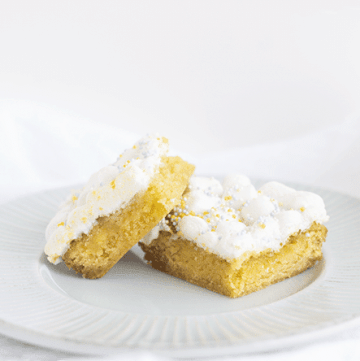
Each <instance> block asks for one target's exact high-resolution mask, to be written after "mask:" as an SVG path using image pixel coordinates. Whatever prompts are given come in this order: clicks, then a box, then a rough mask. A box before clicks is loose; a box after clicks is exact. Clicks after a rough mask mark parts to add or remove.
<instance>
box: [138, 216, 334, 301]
mask: <svg viewBox="0 0 360 361" xmlns="http://www.w3.org/2000/svg"><path fill="white" fill-rule="evenodd" d="M306 234H309V236H306ZM326 234H327V229H326V227H324V226H323V225H320V224H317V223H315V222H314V223H313V224H312V225H311V227H310V228H309V229H308V230H306V231H304V232H301V233H300V232H299V233H297V234H294V235H292V236H290V237H289V239H288V242H287V243H286V244H285V245H284V246H283V247H282V248H281V249H280V250H279V251H278V252H274V251H272V250H270V249H269V250H265V251H263V252H261V253H256V252H248V253H246V254H244V256H243V257H241V259H234V260H231V261H227V260H225V259H223V258H221V257H219V256H217V255H215V254H213V253H210V252H208V251H206V250H204V249H203V248H200V247H197V245H196V244H195V243H194V242H191V241H188V240H185V239H177V240H170V237H171V234H170V233H168V232H161V233H160V235H159V237H158V239H156V240H154V241H153V242H152V243H150V245H146V244H144V243H142V242H140V243H139V244H140V246H141V248H142V250H143V251H144V252H145V259H146V260H147V261H148V263H149V264H150V265H151V266H152V267H153V268H155V269H157V270H159V271H162V272H165V273H168V274H170V275H172V276H176V277H179V278H182V279H184V280H186V281H188V282H191V283H193V284H196V285H198V286H201V287H204V288H207V289H209V290H211V291H215V292H218V293H220V294H223V295H225V296H229V297H233V298H235V297H241V296H244V295H247V294H249V293H251V292H255V291H258V290H260V289H263V288H265V287H267V286H269V285H271V284H274V283H277V282H280V281H282V280H284V279H286V278H289V277H292V276H295V275H297V274H299V273H301V272H303V271H305V270H306V269H308V268H310V267H312V266H313V265H314V264H315V263H316V261H319V260H321V258H322V252H321V246H322V243H323V242H324V241H325V237H326Z"/></svg>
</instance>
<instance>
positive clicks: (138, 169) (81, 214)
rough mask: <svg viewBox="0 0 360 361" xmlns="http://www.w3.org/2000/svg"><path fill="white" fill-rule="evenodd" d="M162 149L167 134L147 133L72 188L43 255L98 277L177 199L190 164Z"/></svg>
mask: <svg viewBox="0 0 360 361" xmlns="http://www.w3.org/2000/svg"><path fill="white" fill-rule="evenodd" d="M167 152H168V140H167V139H166V138H163V137H159V136H157V135H150V136H147V137H145V138H143V139H141V140H140V141H139V142H138V143H136V144H135V145H134V146H133V147H132V148H130V149H128V150H126V151H125V152H124V153H123V154H121V155H120V156H119V158H118V159H117V161H116V162H115V163H113V164H112V165H109V166H107V167H104V168H102V169H101V170H100V171H98V172H97V173H95V174H93V175H92V176H91V177H90V179H89V181H88V183H87V184H86V185H85V186H84V188H83V189H82V190H79V191H74V192H72V194H71V195H70V196H69V198H68V199H67V201H66V202H65V203H64V204H63V205H62V206H61V207H60V209H59V212H58V213H57V214H56V215H55V217H54V218H53V219H52V220H51V222H50V223H49V225H48V227H47V230H46V239H47V243H46V246H45V253H46V254H47V256H48V260H49V261H50V262H52V263H54V264H57V263H59V262H61V261H62V260H63V261H64V262H65V263H66V265H67V266H68V267H69V268H72V269H74V270H75V271H76V272H80V273H81V274H82V275H83V277H85V278H90V279H94V278H100V277H103V276H104V275H105V274H106V272H108V271H109V269H110V268H111V267H112V266H113V265H114V264H115V263H116V262H117V261H118V260H119V259H120V258H121V257H122V256H123V255H124V254H125V253H126V252H127V251H129V250H130V248H131V247H133V246H134V245H135V244H136V243H137V242H138V241H139V240H140V239H141V238H142V237H144V236H145V235H146V234H147V233H148V232H149V231H150V230H151V229H152V228H154V227H155V226H156V224H158V223H159V221H160V220H161V219H162V218H163V217H165V216H166V214H168V213H169V212H170V211H171V209H172V208H173V207H174V206H175V205H176V204H177V203H178V202H179V201H180V198H181V195H182V194H183V192H184V190H185V189H186V187H187V184H188V181H189V178H190V176H191V174H192V173H193V171H194V166H193V165H191V164H189V163H187V162H185V161H183V160H182V159H181V158H180V157H169V156H167Z"/></svg>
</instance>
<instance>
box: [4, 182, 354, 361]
mask: <svg viewBox="0 0 360 361" xmlns="http://www.w3.org/2000/svg"><path fill="white" fill-rule="evenodd" d="M295 188H297V189H303V190H309V191H314V192H316V193H318V194H320V195H321V196H322V197H323V198H324V200H325V204H326V207H327V210H328V213H329V215H330V221H329V222H328V224H327V227H328V229H329V235H328V239H327V242H326V244H325V245H324V249H323V250H324V258H323V260H322V261H321V262H319V263H318V264H317V265H316V266H315V267H313V268H312V269H310V270H307V271H306V272H304V273H302V274H301V275H298V276H296V277H293V278H291V279H289V280H286V281H283V282H281V283H278V284H276V285H272V286H270V287H268V288H267V289H265V290H262V291H259V292H256V293H253V294H251V295H248V296H245V297H242V298H239V299H229V298H227V297H225V296H221V295H218V294H216V293H213V292H211V291H208V290H206V289H202V288H200V287H197V286H194V285H192V284H190V283H187V282H185V281H183V280H180V279H177V278H174V277H171V276H169V275H166V274H163V273H161V272H158V271H156V270H153V269H152V268H151V267H149V266H147V265H146V264H145V263H144V261H143V260H142V251H141V250H140V249H139V248H138V247H137V246H135V247H134V248H133V249H132V251H130V252H129V253H128V254H127V255H126V256H125V257H124V258H123V259H122V260H120V262H119V263H118V264H117V265H116V266H114V267H113V268H112V269H111V270H110V272H109V273H108V274H107V275H106V276H105V277H103V278H102V279H99V280H86V279H82V278H81V277H80V276H78V275H76V274H75V273H73V272H71V271H69V270H68V269H67V267H66V266H65V265H64V264H60V265H58V266H53V265H52V264H50V263H48V262H47V260H46V258H45V257H44V254H43V246H44V243H45V238H44V232H45V228H46V225H47V223H48V222H49V220H50V219H51V218H52V216H53V215H54V214H55V212H56V210H57V207H58V205H59V204H60V202H61V201H62V200H63V198H64V197H65V196H66V195H67V194H68V192H69V188H66V189H58V190H53V191H48V192H44V193H41V194H36V195H32V196H29V197H26V198H22V199H19V200H16V201H14V202H11V203H8V204H6V205H3V206H2V207H0V280H1V281H0V332H2V333H4V334H6V335H9V336H12V337H15V338H17V339H20V340H23V341H27V342H30V343H34V344H38V345H42V346H47V347H52V348H57V349H61V350H67V351H73V352H79V353H92V354H106V353H112V352H118V351H120V350H124V349H133V348H136V349H149V350H152V351H154V352H157V353H160V354H165V355H172V356H178V357H192V356H210V355H211V356H215V355H225V354H228V355H229V354H238V353H249V352H259V351H266V350H270V349H275V348H278V347H284V346H292V345H295V344H300V343H303V342H308V341H310V340H313V339H314V338H316V337H323V336H325V335H327V334H329V333H331V332H334V331H337V330H340V329H341V328H344V327H345V326H346V325H347V324H348V322H349V321H354V320H356V318H357V317H358V316H359V315H360V302H359V299H360V262H359V259H360V242H359V241H360V239H359V238H360V221H359V220H360V201H359V200H357V199H355V198H352V197H349V196H346V195H342V194H339V193H335V192H331V191H327V190H322V189H318V188H310V187H303V186H295Z"/></svg>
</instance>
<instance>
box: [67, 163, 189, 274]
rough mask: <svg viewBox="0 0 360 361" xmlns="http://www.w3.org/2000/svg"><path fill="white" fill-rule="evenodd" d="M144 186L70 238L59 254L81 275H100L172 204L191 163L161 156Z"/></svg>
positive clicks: (147, 230)
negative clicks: (122, 205)
mask: <svg viewBox="0 0 360 361" xmlns="http://www.w3.org/2000/svg"><path fill="white" fill-rule="evenodd" d="M162 163H163V165H162V166H161V167H160V169H159V172H158V173H157V174H156V175H155V177H154V179H153V180H152V181H151V183H150V185H149V187H148V189H147V190H146V191H145V192H144V193H142V194H138V195H136V196H135V197H134V198H133V200H132V201H131V202H130V204H128V205H127V206H126V208H124V209H122V210H119V211H117V212H115V213H113V214H111V215H110V216H107V217H100V218H98V219H97V224H96V225H95V226H94V227H93V228H92V229H91V231H90V232H89V234H87V235H85V234H84V235H82V236H81V237H80V238H78V239H75V240H73V241H72V242H71V244H70V248H69V249H68V251H67V252H66V253H65V255H64V256H63V260H64V261H65V263H66V265H67V266H68V267H69V268H73V269H74V270H75V271H76V272H80V273H81V274H82V275H83V277H85V278H90V279H94V278H100V277H102V276H104V275H105V273H106V272H107V271H108V270H109V269H110V268H111V267H112V266H113V265H114V264H115V263H116V262H117V261H118V260H119V259H120V258H121V257H122V256H123V255H124V254H125V253H126V252H127V251H129V250H130V248H131V247H133V246H134V245H135V244H136V243H137V242H138V241H139V240H140V239H141V238H143V237H144V236H145V235H146V234H147V233H148V232H149V231H150V230H151V229H153V228H154V227H155V226H156V225H157V224H158V223H159V221H160V220H161V219H162V218H164V217H165V216H166V214H168V213H169V212H170V211H171V209H172V208H173V207H174V205H176V204H177V203H178V202H179V201H180V198H181V195H182V194H183V192H184V190H185V188H186V186H187V184H188V181H189V178H190V176H191V175H192V173H193V172H194V169H195V167H194V166H193V165H191V164H189V163H187V162H185V161H183V160H182V159H181V158H179V157H164V158H163V159H162Z"/></svg>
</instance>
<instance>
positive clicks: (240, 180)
mask: <svg viewBox="0 0 360 361" xmlns="http://www.w3.org/2000/svg"><path fill="white" fill-rule="evenodd" d="M327 220H328V216H327V214H326V210H325V206H324V202H323V200H322V199H321V197H319V196H318V195H316V194H314V193H311V192H303V191H296V190H295V189H292V188H290V187H287V186H285V185H283V184H281V183H278V182H270V183H266V184H264V185H263V186H262V187H261V188H260V189H259V190H256V189H255V187H254V186H253V185H252V184H251V182H250V180H249V179H248V178H247V177H245V176H242V175H232V176H228V177H226V178H225V179H224V181H223V182H222V184H221V183H220V182H219V181H218V180H216V179H214V178H205V177H195V176H193V177H192V178H191V179H190V184H189V187H188V188H187V190H186V191H185V193H184V195H183V197H182V199H181V202H180V203H179V204H178V205H177V206H176V207H175V208H174V210H172V212H170V214H169V215H168V216H167V217H165V218H164V219H163V220H162V221H161V222H160V223H159V224H158V225H157V227H155V228H154V229H153V230H152V231H151V232H149V233H148V234H147V235H146V237H144V238H143V239H142V240H141V242H140V243H139V244H140V246H141V248H142V249H143V251H144V252H145V259H146V260H147V261H148V263H149V264H150V265H151V266H152V267H153V268H155V269H157V270H160V271H162V272H165V273H168V274H170V275H173V276H176V277H179V278H182V279H184V280H186V281H188V282H191V283H193V284H196V285H198V286H201V287H205V288H207V289H209V290H212V291H215V292H218V293H220V294H222V295H225V296H229V297H232V298H235V297H241V296H244V295H247V294H249V293H251V292H255V291H258V290H260V289H263V288H264V287H267V286H269V285H271V284H274V283H276V282H279V281H282V280H284V279H286V278H289V277H292V276H295V275H297V274H299V273H301V272H303V271H305V270H306V269H308V268H309V267H312V266H313V265H314V264H315V263H316V262H317V261H319V260H321V258H322V251H321V248H322V244H323V242H325V238H326V234H327V229H326V227H325V226H324V225H323V223H325V222H326V221H327Z"/></svg>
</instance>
